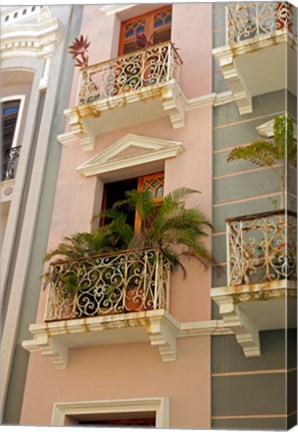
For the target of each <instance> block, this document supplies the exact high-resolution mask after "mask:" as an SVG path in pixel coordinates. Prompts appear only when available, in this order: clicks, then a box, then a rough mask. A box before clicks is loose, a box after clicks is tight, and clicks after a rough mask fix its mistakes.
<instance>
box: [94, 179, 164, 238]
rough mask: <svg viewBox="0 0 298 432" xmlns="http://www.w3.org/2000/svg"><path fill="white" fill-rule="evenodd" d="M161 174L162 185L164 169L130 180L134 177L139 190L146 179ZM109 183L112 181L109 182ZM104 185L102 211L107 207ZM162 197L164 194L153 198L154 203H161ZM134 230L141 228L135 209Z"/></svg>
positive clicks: (102, 221) (138, 230) (102, 220)
mask: <svg viewBox="0 0 298 432" xmlns="http://www.w3.org/2000/svg"><path fill="white" fill-rule="evenodd" d="M162 176H163V179H164V181H163V186H164V183H165V172H164V171H159V172H155V173H152V174H146V175H142V176H137V177H132V178H131V180H134V179H136V181H137V190H138V191H141V190H142V188H143V186H144V183H145V181H146V180H149V179H154V178H158V177H162ZM127 180H130V179H127ZM123 181H124V180H123ZM110 183H114V182H110ZM110 183H107V184H110ZM117 183H121V180H120V181H119V182H117ZM107 184H106V185H107ZM106 185H104V191H103V201H102V211H105V210H107V208H106V203H107V188H106ZM163 197H164V195H163V196H162V197H157V198H153V202H154V204H156V205H161V204H162V202H163ZM102 225H104V218H101V220H100V226H102ZM134 230H135V232H136V233H138V232H140V230H141V220H140V217H139V215H138V212H137V211H136V214H135V221H134Z"/></svg>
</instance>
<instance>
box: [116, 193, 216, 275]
mask: <svg viewBox="0 0 298 432" xmlns="http://www.w3.org/2000/svg"><path fill="white" fill-rule="evenodd" d="M193 193H199V192H198V191H195V190H193V189H188V188H179V189H176V190H175V191H173V192H171V193H169V194H168V195H167V196H166V197H165V198H164V200H163V202H162V204H161V205H160V206H159V207H157V206H156V205H155V203H154V202H153V200H152V198H151V195H150V192H148V191H145V192H140V191H137V190H133V191H129V192H127V194H126V195H127V199H126V200H123V201H118V202H117V203H116V204H115V205H114V209H113V211H115V210H116V212H118V213H114V215H115V218H116V219H117V218H123V213H122V212H119V210H117V209H119V208H121V207H123V206H126V207H129V208H130V209H133V210H135V211H136V213H137V214H138V217H139V219H140V223H139V226H140V228H139V230H138V231H137V232H136V233H133V235H131V237H130V238H128V240H129V242H128V243H127V244H126V247H127V248H128V249H129V248H144V247H156V248H159V249H160V250H161V251H162V252H163V253H164V255H165V256H166V257H167V258H168V259H169V261H170V262H171V265H172V269H175V268H177V267H181V268H182V270H183V272H184V275H186V272H185V268H184V266H183V264H182V261H181V257H183V256H187V257H192V258H195V259H196V260H197V261H199V262H200V263H201V264H202V265H203V266H204V267H206V268H207V267H208V266H209V265H210V263H211V261H212V257H211V254H210V252H209V251H208V249H207V248H206V245H205V244H204V239H205V238H206V237H208V233H207V232H206V228H212V225H211V223H210V222H209V220H208V218H207V216H206V215H205V214H204V213H203V212H202V211H200V210H199V209H198V208H187V207H186V203H185V197H186V196H187V195H189V194H193ZM114 220H115V219H114Z"/></svg>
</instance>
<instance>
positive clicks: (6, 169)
mask: <svg viewBox="0 0 298 432" xmlns="http://www.w3.org/2000/svg"><path fill="white" fill-rule="evenodd" d="M20 152H21V146H16V147H11V148H9V149H7V150H4V151H3V152H2V171H1V181H6V180H12V179H14V178H15V175H16V167H17V162H18V159H19V156H20Z"/></svg>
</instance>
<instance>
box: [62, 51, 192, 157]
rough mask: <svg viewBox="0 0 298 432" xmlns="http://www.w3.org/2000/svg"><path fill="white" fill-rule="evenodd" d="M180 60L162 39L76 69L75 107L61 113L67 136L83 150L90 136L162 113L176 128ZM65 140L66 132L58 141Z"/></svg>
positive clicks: (179, 122)
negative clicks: (78, 71)
mask: <svg viewBox="0 0 298 432" xmlns="http://www.w3.org/2000/svg"><path fill="white" fill-rule="evenodd" d="M181 64H182V60H181V58H180V56H179V54H178V53H177V50H176V49H175V47H174V46H173V44H172V43H171V42H167V43H163V44H158V45H154V46H152V47H150V48H148V49H143V50H139V51H135V52H133V53H130V54H126V55H123V56H120V57H117V58H115V59H113V60H109V61H106V62H102V63H98V64H95V65H93V66H89V67H87V68H84V69H82V71H81V75H80V84H79V91H78V98H77V103H76V107H75V108H73V109H69V110H66V111H65V115H66V117H68V118H69V123H70V126H71V129H72V133H71V134H72V135H74V136H75V137H77V138H79V139H80V141H81V144H82V146H83V149H84V150H86V151H88V150H92V149H93V148H94V137H95V136H96V135H99V134H103V133H106V132H109V131H112V130H115V129H120V128H122V127H128V126H133V125H136V124H140V123H144V122H149V121H153V120H156V119H159V118H163V117H166V116H169V117H170V120H171V122H172V125H173V127H174V128H179V127H182V126H183V125H184V109H185V104H186V99H185V96H184V94H183V92H182V90H181V89H180V87H179V84H178V83H179V70H180V66H181ZM65 135H66V134H65ZM69 139H72V138H71V136H69V134H68V135H67V136H60V141H61V142H64V141H67V140H69Z"/></svg>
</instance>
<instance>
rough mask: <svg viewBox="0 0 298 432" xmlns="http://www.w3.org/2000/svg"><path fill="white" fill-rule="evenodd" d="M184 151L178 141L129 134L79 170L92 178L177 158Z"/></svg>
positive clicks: (85, 163)
mask: <svg viewBox="0 0 298 432" xmlns="http://www.w3.org/2000/svg"><path fill="white" fill-rule="evenodd" d="M182 150H183V146H182V144H181V143H180V142H177V141H170V140H163V139H159V138H152V137H145V136H141V135H132V134H129V135H126V136H125V137H123V138H121V139H120V140H119V141H117V142H116V143H114V144H112V145H111V146H110V147H109V148H107V149H106V150H104V151H103V152H101V153H99V154H98V155H96V156H94V157H93V158H91V159H89V160H88V161H86V162H84V163H83V164H82V165H80V166H79V167H78V168H77V170H78V171H79V172H80V173H81V174H83V175H84V176H86V177H90V176H94V175H100V174H104V173H107V172H110V171H116V170H120V169H123V168H128V167H131V166H137V165H141V164H146V163H150V162H154V161H158V160H162V159H167V158H170V157H175V156H177V154H178V153H180V152H181V151H182Z"/></svg>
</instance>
